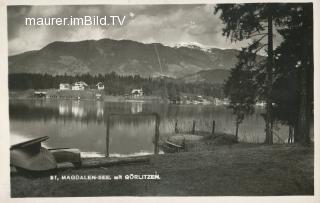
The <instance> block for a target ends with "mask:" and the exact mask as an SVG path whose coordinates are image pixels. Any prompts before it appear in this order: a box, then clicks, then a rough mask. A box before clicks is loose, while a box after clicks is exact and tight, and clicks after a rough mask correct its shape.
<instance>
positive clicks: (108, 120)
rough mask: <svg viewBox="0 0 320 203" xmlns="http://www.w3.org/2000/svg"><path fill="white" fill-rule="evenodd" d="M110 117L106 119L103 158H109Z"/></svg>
mask: <svg viewBox="0 0 320 203" xmlns="http://www.w3.org/2000/svg"><path fill="white" fill-rule="evenodd" d="M110 116H111V115H108V117H107V132H106V154H105V157H109V134H110Z"/></svg>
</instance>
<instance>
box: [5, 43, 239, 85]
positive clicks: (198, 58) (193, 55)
mask: <svg viewBox="0 0 320 203" xmlns="http://www.w3.org/2000/svg"><path fill="white" fill-rule="evenodd" d="M238 53H239V51H238V50H235V49H218V48H205V49H204V48H202V47H200V46H197V45H194V44H190V45H188V44H184V45H181V46H175V47H170V46H165V45H162V44H160V43H152V44H144V43H140V42H136V41H131V40H112V39H101V40H85V41H79V42H61V41H57V42H53V43H50V44H48V45H47V46H45V47H43V48H42V49H40V50H35V51H29V52H24V53H21V54H18V55H13V56H9V59H8V60H9V73H47V74H51V75H62V74H69V75H77V74H87V73H89V74H93V75H96V74H106V73H110V72H116V73H117V74H119V75H135V74H139V75H141V76H142V77H159V76H166V77H170V78H175V79H181V80H183V81H185V82H202V81H206V82H212V83H222V82H223V81H224V80H225V79H226V78H227V77H228V75H229V70H230V69H231V68H232V67H233V66H234V65H235V64H236V62H237V55H238Z"/></svg>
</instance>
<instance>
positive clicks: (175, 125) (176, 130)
mask: <svg viewBox="0 0 320 203" xmlns="http://www.w3.org/2000/svg"><path fill="white" fill-rule="evenodd" d="M174 132H175V133H179V130H178V120H176V123H175V124H174Z"/></svg>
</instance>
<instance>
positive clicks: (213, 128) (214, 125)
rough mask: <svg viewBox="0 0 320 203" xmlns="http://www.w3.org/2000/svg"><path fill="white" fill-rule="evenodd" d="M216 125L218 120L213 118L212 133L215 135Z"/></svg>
mask: <svg viewBox="0 0 320 203" xmlns="http://www.w3.org/2000/svg"><path fill="white" fill-rule="evenodd" d="M215 127H216V122H215V121H214V120H213V121H212V135H214V130H215Z"/></svg>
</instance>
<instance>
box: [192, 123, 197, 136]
mask: <svg viewBox="0 0 320 203" xmlns="http://www.w3.org/2000/svg"><path fill="white" fill-rule="evenodd" d="M195 131H196V121H195V120H193V123H192V134H194V133H195Z"/></svg>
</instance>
